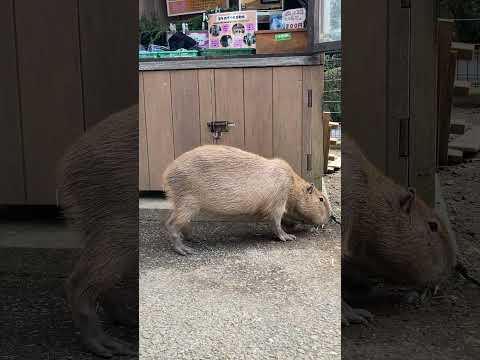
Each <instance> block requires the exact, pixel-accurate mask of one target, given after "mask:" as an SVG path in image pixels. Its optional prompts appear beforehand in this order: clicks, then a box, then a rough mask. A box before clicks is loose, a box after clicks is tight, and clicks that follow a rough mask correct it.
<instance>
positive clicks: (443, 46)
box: [437, 20, 455, 165]
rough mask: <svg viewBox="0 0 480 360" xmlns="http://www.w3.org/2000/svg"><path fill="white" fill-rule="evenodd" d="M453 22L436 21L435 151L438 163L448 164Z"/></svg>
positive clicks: (453, 66) (453, 65)
mask: <svg viewBox="0 0 480 360" xmlns="http://www.w3.org/2000/svg"><path fill="white" fill-rule="evenodd" d="M454 30H455V23H454V22H453V21H450V20H441V21H439V22H438V29H437V31H438V89H437V95H438V114H437V115H438V117H437V122H438V123H437V152H438V163H439V165H447V164H448V138H449V135H450V114H451V110H452V90H453V84H452V83H451V74H452V73H453V74H455V71H452V68H453V70H454V69H455V58H453V62H452V56H453V55H452V52H451V50H450V49H451V43H452V39H453V32H454Z"/></svg>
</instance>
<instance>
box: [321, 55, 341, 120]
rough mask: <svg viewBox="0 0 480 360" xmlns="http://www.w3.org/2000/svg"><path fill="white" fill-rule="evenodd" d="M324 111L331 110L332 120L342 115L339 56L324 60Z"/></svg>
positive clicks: (338, 118) (339, 118)
mask: <svg viewBox="0 0 480 360" xmlns="http://www.w3.org/2000/svg"><path fill="white" fill-rule="evenodd" d="M324 82H325V89H324V95H323V100H324V102H325V103H324V111H326V112H331V118H332V120H333V121H341V117H342V113H341V112H342V102H341V100H342V92H341V89H342V67H341V58H338V57H330V58H329V59H328V60H327V59H326V61H325V79H324Z"/></svg>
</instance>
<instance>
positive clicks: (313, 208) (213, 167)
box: [164, 145, 330, 255]
mask: <svg viewBox="0 0 480 360" xmlns="http://www.w3.org/2000/svg"><path fill="white" fill-rule="evenodd" d="M164 184H165V188H166V192H167V196H168V197H169V198H170V200H171V202H172V204H173V211H172V214H171V216H170V218H169V219H168V220H167V224H166V225H167V228H168V229H169V231H170V233H171V235H172V240H173V242H172V244H173V247H174V249H175V250H176V251H177V252H179V253H180V254H183V255H185V254H186V253H189V252H191V251H190V249H189V248H187V247H186V246H185V245H184V244H183V242H182V240H183V237H184V236H185V235H186V233H187V232H188V231H185V229H188V228H189V223H190V222H191V220H192V218H193V217H194V216H195V215H196V214H198V213H199V212H205V213H208V214H212V215H218V216H222V217H225V216H226V217H232V218H236V217H242V216H244V217H253V218H255V219H258V220H266V221H270V222H271V223H272V228H273V230H274V233H275V234H276V236H277V237H278V238H280V239H281V240H283V241H285V240H293V239H294V238H295V237H294V236H293V235H290V234H287V233H285V231H283V229H282V228H281V225H280V222H281V220H282V217H283V216H284V215H287V216H288V217H289V218H290V219H291V220H297V221H301V222H304V223H308V224H325V223H326V222H327V221H328V220H329V219H330V204H329V202H328V199H327V197H326V196H325V195H324V194H322V193H321V192H320V191H318V190H317V189H315V187H314V186H313V185H312V184H309V183H308V182H306V181H305V180H303V179H302V178H301V177H300V176H298V175H297V174H296V173H295V171H293V169H292V168H291V166H290V165H289V164H288V163H287V162H286V161H284V160H281V159H266V158H264V157H262V156H259V155H256V154H253V153H249V152H246V151H243V150H240V149H238V148H234V147H229V146H222V145H204V146H200V147H197V148H195V149H193V150H190V151H188V152H186V153H184V154H182V155H181V156H180V157H178V158H177V159H176V160H175V161H174V162H172V163H171V164H170V165H169V166H168V168H167V169H166V170H165V172H164Z"/></svg>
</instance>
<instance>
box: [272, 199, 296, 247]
mask: <svg viewBox="0 0 480 360" xmlns="http://www.w3.org/2000/svg"><path fill="white" fill-rule="evenodd" d="M284 211H285V205H284V206H283V207H280V208H279V209H278V210H275V211H274V212H273V214H272V218H271V219H270V222H271V224H272V230H273V233H274V234H275V235H276V236H277V237H278V238H279V239H280V240H282V241H290V240H295V239H296V236H295V235H292V234H287V233H286V232H285V230H283V229H282V216H283V213H284Z"/></svg>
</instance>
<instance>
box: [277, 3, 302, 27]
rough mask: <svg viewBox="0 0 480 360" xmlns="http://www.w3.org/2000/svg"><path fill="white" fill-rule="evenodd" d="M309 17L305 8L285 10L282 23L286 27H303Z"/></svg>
mask: <svg viewBox="0 0 480 360" xmlns="http://www.w3.org/2000/svg"><path fill="white" fill-rule="evenodd" d="M306 17H307V12H306V10H305V9H304V8H298V9H290V10H285V11H284V12H283V14H282V23H283V27H284V29H303V24H304V23H305V19H306Z"/></svg>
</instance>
